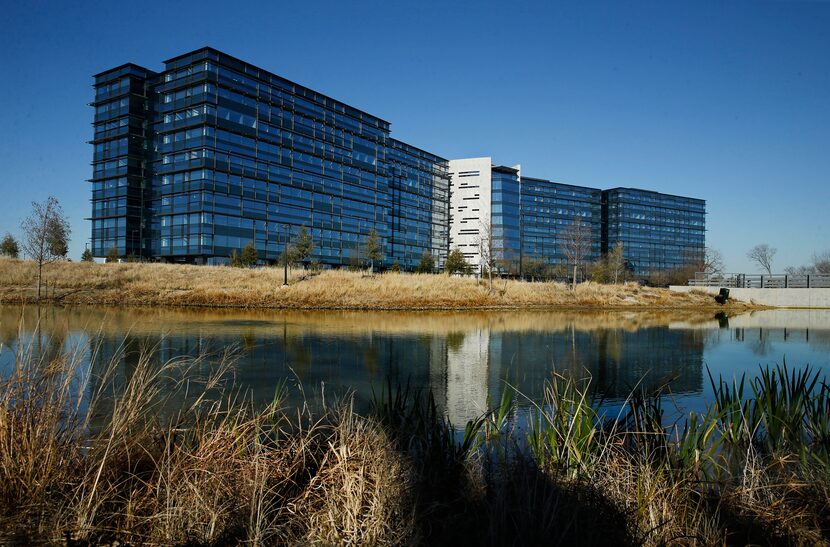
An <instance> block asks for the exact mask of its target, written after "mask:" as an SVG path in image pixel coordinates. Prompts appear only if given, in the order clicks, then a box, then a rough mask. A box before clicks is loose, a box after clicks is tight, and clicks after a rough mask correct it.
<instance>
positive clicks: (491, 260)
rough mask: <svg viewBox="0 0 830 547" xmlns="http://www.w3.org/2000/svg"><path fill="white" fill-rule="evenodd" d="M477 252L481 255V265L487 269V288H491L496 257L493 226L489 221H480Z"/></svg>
mask: <svg viewBox="0 0 830 547" xmlns="http://www.w3.org/2000/svg"><path fill="white" fill-rule="evenodd" d="M478 252H479V255H480V256H481V265H482V266H483V267H484V268H485V269H486V270H487V278H488V280H489V290H491V291H492V290H493V270H494V269H495V267H496V262H497V257H496V249H495V243H494V241H493V228H492V226H491V224H490V221H488V220H485V221H483V222H482V223H481V226H480V228H479V236H478Z"/></svg>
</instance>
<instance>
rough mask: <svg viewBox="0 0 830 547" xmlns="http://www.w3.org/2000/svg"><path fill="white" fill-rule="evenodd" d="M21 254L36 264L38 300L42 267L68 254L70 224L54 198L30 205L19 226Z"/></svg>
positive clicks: (38, 297)
mask: <svg viewBox="0 0 830 547" xmlns="http://www.w3.org/2000/svg"><path fill="white" fill-rule="evenodd" d="M21 227H22V228H23V233H24V234H25V236H24V238H23V244H22V247H23V251H24V252H25V253H26V254H27V255H29V256H30V257H31V258H32V259H34V260H35V262H37V299H38V300H40V290H41V286H42V285H43V266H44V265H45V264H48V263H50V262H54V261H56V260H61V259H63V258H66V254H67V252H68V251H69V248H68V247H69V234H70V233H71V230H70V228H69V221H68V220H67V219H66V217H65V216H64V213H63V208H62V207H61V206H60V203H58V200H57V198H55V197H53V196H49V198H47V199H46V201H44V202H43V203H38V202H36V201H33V202H32V214H31V215H29V217H28V218H26V219H25V220H24V221H23V223H22V224H21Z"/></svg>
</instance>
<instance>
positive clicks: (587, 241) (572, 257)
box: [562, 217, 591, 291]
mask: <svg viewBox="0 0 830 547" xmlns="http://www.w3.org/2000/svg"><path fill="white" fill-rule="evenodd" d="M562 235H563V238H562V254H564V255H565V258H567V259H568V264H570V265H571V266H572V267H573V279H572V281H571V290H574V291H575V290H576V273H577V270H578V269H579V267H580V266H582V263H583V262H584V260H585V257H586V256H588V255H589V254H590V253H591V233H590V230H589V229H588V227H587V226H586V225H585V224H583V223H582V218H581V217H576V218H575V219H574V221H573V222H572V223H571V224H569V225H568V227H567V228H565V231H564V232H563V234H562Z"/></svg>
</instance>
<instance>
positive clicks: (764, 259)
mask: <svg viewBox="0 0 830 547" xmlns="http://www.w3.org/2000/svg"><path fill="white" fill-rule="evenodd" d="M777 252H778V249H776V248H775V247H770V246H769V245H767V244H766V243H761V244H760V245H756V246H754V247H753V248H751V249H750V250H749V252H748V253H746V256H747V258H749V259H750V260H752V261H753V262H757V263H758V265H759V266H761V267H762V268H763V269H764V270H766V271H767V273H768V274H769V275H772V259H773V258H774V257H775V253H777Z"/></svg>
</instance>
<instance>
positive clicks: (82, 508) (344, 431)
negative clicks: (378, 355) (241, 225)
mask: <svg viewBox="0 0 830 547" xmlns="http://www.w3.org/2000/svg"><path fill="white" fill-rule="evenodd" d="M31 349H32V348H25V347H24V348H21V349H20V350H19V351H20V352H19V353H18V355H17V359H16V363H15V367H14V369H13V370H12V371H10V373H9V374H8V375H7V376H4V377H3V378H2V379H1V380H0V543H2V542H17V543H35V542H37V543H40V542H46V543H55V542H60V541H61V540H64V541H67V542H78V543H85V544H86V543H90V544H99V543H110V544H114V543H129V544H164V545H170V544H177V545H182V544H188V545H224V544H239V543H250V544H256V545H270V544H291V545H296V544H322V545H332V544H353V545H400V544H413V545H415V544H426V545H436V544H438V545H447V544H474V545H504V544H518V545H536V544H582V545H633V544H646V545H665V544H678V543H679V544H700V545H723V544H730V545H744V544H748V543H751V544H802V545H808V544H809V545H815V544H826V543H827V542H828V538H830V528H829V526H830V508H829V507H830V505H828V504H829V503H830V489H829V485H830V479H828V473H827V470H828V460H827V457H828V448H830V444H829V443H830V441H828V438H830V437H827V436H826V433H827V432H828V431H830V425H829V424H828V423H827V422H826V420H824V418H822V416H825V414H816V415H815V417H816V418H818V420H819V421H817V422H811V421H809V420H808V424H806V425H805V424H803V423H800V422H798V420H795V421H793V420H792V416H794V415H797V416H802V414H801V412H802V411H805V410H809V409H826V408H830V406H828V405H830V399H828V396H830V393H828V391H830V389H829V388H827V387H826V386H825V387H822V391H821V393H822V394H823V395H822V397H823V399H822V401H823V402H821V403H819V404H818V405H816V404H815V402H814V401H813V400H809V399H808V398H806V397H798V396H797V395H794V397H795V400H794V402H793V403H792V404H790V403H785V404H786V405H788V407H789V411H788V412H789V413H782V412H781V409H780V408H778V407H777V405H776V404H772V403H770V401H771V399H769V398H766V399H765V400H767V403H766V404H767V405H769V408H761V409H760V411H761V412H762V415H761V416H758V417H756V418H757V419H764V418H763V417H764V416H766V417H769V416H770V415H773V414H775V415H778V416H779V417H780V418H781V420H782V423H787V424H788V425H787V427H788V428H792V429H787V430H786V431H782V435H783V436H782V437H781V438H780V439H778V440H776V439H773V438H772V436H771V435H764V434H760V435H759V434H758V433H757V429H755V428H754V427H752V424H751V423H750V422H751V420H750V418H747V417H746V416H740V417H737V418H736V420H737V421H734V422H732V423H728V421H729V419H730V418H729V417H730V416H732V417H735V416H736V415H735V414H733V413H731V412H726V413H724V412H725V411H728V410H729V408H724V409H721V410H718V412H716V413H715V414H712V415H711V416H709V417H707V418H704V419H703V422H698V424H697V425H696V426H692V427H691V428H690V433H688V434H687V433H686V432H684V433H683V434H682V435H678V434H676V433H675V434H671V433H670V432H666V431H664V430H663V429H662V427H661V426H660V425H659V420H658V421H657V422H655V421H654V418H656V417H657V418H659V408H658V407H654V406H652V405H653V404H654V402H652V403H649V402H648V401H646V400H636V397H634V398H633V399H632V400H631V405H630V406H631V411H630V412H629V414H628V415H626V416H624V417H623V418H622V419H621V420H619V421H617V422H614V423H603V422H602V421H598V420H597V415H596V407H595V406H594V403H593V402H592V401H591V399H590V396H589V395H588V393H587V391H586V388H587V384H583V383H580V382H574V381H571V380H568V379H566V378H564V377H555V378H554V379H553V381H552V383H551V384H550V387H549V389H548V391H547V394H546V401H545V404H544V405H541V406H540V407H538V409H537V411H534V412H533V413H532V414H531V416H529V418H528V419H529V426H528V427H527V429H517V428H516V427H515V423H516V422H515V421H513V418H515V417H516V416H517V414H516V410H515V407H514V406H513V404H514V403H513V402H512V401H511V400H510V399H509V398H505V399H504V400H503V401H502V403H501V404H500V406H499V407H497V408H495V409H494V410H493V411H492V412H490V413H487V414H485V415H483V416H482V417H481V418H479V419H477V420H475V421H473V422H471V423H469V424H468V425H467V428H466V431H465V432H464V434H463V435H458V434H456V433H455V432H454V431H453V430H452V429H451V427H450V426H449V424H447V422H446V421H445V420H444V419H443V418H442V417H441V416H439V415H437V413H436V410H435V406H434V404H431V401H430V400H429V399H426V398H423V397H418V396H413V395H411V394H409V393H407V392H406V391H404V390H402V389H400V388H394V387H392V386H390V388H389V389H388V390H386V391H383V394H382V395H380V396H379V398H378V399H377V401H376V403H375V408H374V410H373V412H372V413H371V414H370V416H368V417H361V416H358V415H356V414H355V413H354V412H353V410H352V409H351V408H350V404H349V401H348V400H346V401H344V402H341V404H340V405H339V406H336V407H335V408H336V410H330V411H327V412H325V413H324V414H323V415H317V416H312V415H309V414H301V415H299V416H296V415H295V416H292V414H291V413H290V412H289V411H287V410H285V409H283V408H281V406H280V403H279V397H277V398H276V400H275V402H274V403H273V404H271V405H269V406H267V407H266V408H263V409H255V408H253V407H252V406H251V405H250V404H248V403H247V402H246V401H245V400H244V397H240V395H239V394H238V393H235V391H234V389H233V386H232V385H231V384H228V383H226V382H225V380H226V379H227V378H228V374H229V372H230V370H231V368H232V358H231V357H228V356H226V357H225V358H223V359H221V360H219V361H218V362H217V363H214V364H213V366H214V367H215V372H214V374H213V375H212V376H211V377H210V378H209V379H208V380H207V381H206V383H205V385H203V386H194V385H192V382H189V381H188V378H189V377H190V376H191V375H190V373H191V372H192V370H191V369H192V368H193V367H198V366H201V365H204V364H205V363H204V361H203V359H204V358H206V357H207V356H202V357H197V358H187V359H177V360H175V361H170V362H167V363H165V364H163V365H161V366H157V365H155V364H153V363H154V361H153V359H152V355H150V354H145V355H142V357H141V358H139V360H138V362H137V363H135V364H134V365H133V366H132V367H131V371H130V375H129V377H128V378H127V379H126V382H125V383H124V384H123V385H120V387H119V388H118V389H114V384H113V382H114V375H115V374H116V372H115V369H116V366H117V363H119V362H120V361H119V359H118V358H117V357H116V358H115V359H114V360H113V361H112V362H111V365H110V367H104V372H103V373H102V375H101V376H99V377H95V378H91V377H89V376H88V375H87V374H86V373H85V371H84V370H83V369H82V368H81V367H80V365H81V364H82V363H83V362H84V360H83V359H82V358H81V357H82V356H81V355H80V354H79V353H73V352H71V351H70V352H69V353H66V354H52V355H50V356H49V357H45V356H44V357H37V356H36V355H35V353H34V352H32V351H31ZM111 375H113V376H111ZM792 381H793V382H794V381H795V380H792ZM171 382H173V383H172V384H171ZM791 387H793V386H791V385H783V386H779V387H775V388H773V389H774V390H775V393H777V394H778V396H780V395H783V394H784V393H786V392H788V391H789V390H790V388H791ZM185 389H187V390H192V391H196V392H198V393H199V394H200V395H199V396H198V397H197V398H196V399H195V400H193V399H190V402H188V403H181V404H180V406H179V410H177V411H172V410H170V409H169V408H170V406H171V403H172V402H173V401H175V400H180V399H176V396H177V394H180V393H181V391H182V390H185ZM78 393H84V394H86V398H85V399H80V398H78V396H77V394H78ZM82 403H84V404H86V403H88V404H89V407H88V408H86V407H85V406H84V404H82ZM733 403H734V404H737V405H739V406H740V405H741V398H740V397H737V398H735V399H734V401H733ZM733 403H730V405H732V404H733ZM730 408H731V406H730ZM161 409H167V410H164V411H162V410H161ZM793 410H794V411H795V413H793ZM655 412H656V413H655ZM753 413H754V411H753V412H749V414H753ZM707 416H708V415H707ZM811 416H812V414H811ZM511 417H513V418H511ZM635 418H636V419H635ZM802 418H803V417H802ZM802 418H799V419H802ZM822 420H824V421H822ZM733 426H737V427H733ZM805 427H808V428H809V430H810V431H811V432H812V434H811V435H808V436H804V431H805V430H804V428H805ZM750 430H751V431H752V433H751V435H750V437H749V438H745V439H744V438H743V434H744V433H743V432H748V431H750ZM713 431H714V432H716V434H712V433H713ZM729 431H732V432H733V433H737V435H736V436H733V437H730V438H732V439H733V440H732V441H729V442H726V441H723V440H722V439H725V438H726V437H727V436H728V432H729ZM818 432H823V433H822V434H821V435H816V433H818ZM741 439H744V440H741ZM773 441H774V446H773V445H770V446H769V447H768V448H766V449H765V448H764V446H765V445H766V444H767V443H769V442H773ZM733 442H734V443H735V444H734V445H733V444H732V443H733ZM713 443H714V444H713ZM715 447H718V449H717V450H716V449H715ZM688 448H693V449H694V450H691V451H690V450H687V449H688ZM733 448H734V449H735V450H733ZM799 454H802V455H805V454H809V455H810V457H807V458H799Z"/></svg>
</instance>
